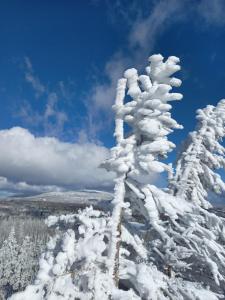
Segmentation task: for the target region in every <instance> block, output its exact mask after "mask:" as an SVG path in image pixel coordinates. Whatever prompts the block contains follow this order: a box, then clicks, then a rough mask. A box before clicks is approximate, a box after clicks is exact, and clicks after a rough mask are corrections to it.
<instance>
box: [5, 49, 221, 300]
mask: <svg viewBox="0 0 225 300" xmlns="http://www.w3.org/2000/svg"><path fill="white" fill-rule="evenodd" d="M149 62H150V65H149V66H148V67H147V68H146V73H147V74H144V75H139V74H138V72H137V70H136V69H134V68H132V69H128V70H127V71H125V73H124V78H121V79H120V80H119V81H118V86H117V95H116V101H115V105H114V107H113V108H114V111H115V133H114V135H115V137H116V146H115V147H113V148H112V149H111V157H110V158H109V159H108V160H107V161H105V162H104V163H103V164H102V167H104V168H106V169H107V170H109V171H114V172H115V174H116V178H115V188H114V196H113V198H112V199H111V198H110V197H109V198H110V199H111V202H110V206H109V207H110V209H109V212H107V213H106V212H101V211H99V210H97V209H94V208H93V207H92V206H90V207H87V208H85V209H84V210H81V211H80V212H79V213H78V214H73V215H64V216H59V217H54V216H51V217H49V218H48V220H47V223H48V225H49V226H55V227H56V228H57V227H60V226H61V228H64V231H63V234H61V235H60V234H58V233H56V235H55V236H54V237H52V238H51V240H50V242H49V243H48V249H47V251H46V253H44V254H43V255H42V258H41V260H40V270H39V273H38V275H37V279H36V281H35V283H34V285H32V286H29V287H27V288H26V290H25V291H24V292H22V293H19V294H15V295H13V296H12V297H11V298H10V300H24V299H25V300H26V299H38V300H44V299H47V300H49V299H50V300H51V299H54V300H57V299H65V300H67V299H68V300H69V299H82V300H83V299H85V300H86V299H87V300H89V299H102V300H104V299H112V300H113V299H114V300H115V299H117V300H119V299H121V300H122V299H129V300H130V299H131V300H132V299H133V300H137V299H152V300H158V299H160V300H166V299H174V300H193V299H194V300H205V299H209V300H216V299H219V298H220V297H222V296H221V295H219V294H220V293H221V291H222V289H220V287H219V286H220V284H221V285H222V286H223V281H224V278H225V247H224V246H225V245H224V244H225V222H224V220H223V219H222V218H220V217H218V216H216V215H215V214H213V213H212V212H209V211H207V210H206V208H208V206H207V205H206V204H207V200H206V196H207V192H206V190H205V187H204V185H203V183H202V181H201V180H202V178H200V176H199V173H201V174H205V177H204V183H206V184H207V186H209V184H210V185H214V189H215V190H221V191H222V189H223V181H222V180H221V179H220V177H218V175H215V174H214V173H213V171H212V169H214V168H217V167H220V166H222V165H223V164H224V158H223V155H224V153H225V151H224V149H223V148H222V146H221V145H220V144H219V142H218V141H219V140H220V139H221V138H222V137H223V136H224V134H225V129H224V128H223V127H224V121H225V117H224V116H225V114H224V112H225V110H224V107H225V100H222V101H221V102H220V103H219V104H218V106H217V108H214V107H212V106H208V107H207V108H206V109H203V110H200V111H199V112H198V117H197V118H198V121H199V124H200V125H198V128H197V130H196V132H194V133H193V134H192V135H191V142H190V143H189V144H188V146H187V148H186V151H185V152H183V153H182V155H181V159H180V160H179V161H178V164H177V168H176V173H175V175H174V176H173V175H172V168H171V165H170V164H167V163H165V162H162V159H163V158H166V157H167V154H168V153H169V152H171V151H172V150H173V149H174V147H175V145H174V144H173V143H172V142H170V141H169V140H168V135H169V134H170V133H172V132H173V130H174V129H181V128H182V126H181V125H179V124H178V123H177V122H176V121H175V120H174V119H173V118H172V116H171V113H170V110H171V108H172V105H170V104H168V102H170V101H175V100H181V99H182V95H181V94H179V93H173V92H172V88H173V87H178V86H180V85H181V81H180V80H179V79H177V78H175V77H172V75H173V74H174V73H175V72H177V71H179V70H180V65H179V58H177V57H175V56H170V57H169V58H168V59H167V60H164V58H163V56H162V55H160V54H156V55H152V56H150V58H149ZM127 96H129V97H127ZM126 97H127V98H126ZM124 99H126V100H127V101H126V103H125V101H124ZM129 99H130V101H129ZM124 123H127V124H128V125H129V126H130V129H131V130H130V132H129V136H125V135H124ZM218 124H219V125H218ZM199 137H200V138H199ZM199 153H203V154H204V155H203V157H199ZM213 153H214V154H215V155H211V154H213ZM202 162H204V164H203V163H202ZM224 165H225V164H224ZM195 166H197V167H195ZM164 171H166V172H168V174H169V178H170V181H171V184H170V188H169V189H167V190H162V189H159V188H157V187H156V186H154V185H151V184H149V183H148V178H149V176H150V175H152V174H155V173H159V172H164ZM171 178H172V179H171ZM144 179H145V180H144ZM189 181H190V182H191V183H190V182H189ZM172 185H174V186H175V187H176V189H178V187H179V185H180V190H181V191H182V188H183V187H186V185H187V188H191V190H193V192H192V194H191V197H190V199H188V197H186V195H183V194H182V193H181V194H180V193H172V192H171V190H172V187H171V186H172ZM101 196H102V195H101ZM101 196H100V197H101ZM108 196H109V195H108ZM110 196H111V195H110ZM44 197H45V198H46V199H47V196H46V195H45V196H44ZM88 197H90V195H88ZM88 197H87V198H88ZM110 199H108V200H110ZM203 204H204V205H203ZM190 270H191V271H190ZM199 272H205V273H206V274H208V278H209V279H208V281H207V284H208V286H206V284H204V283H201V282H200V280H199V275H198V274H199ZM191 274H194V275H193V276H191ZM216 285H217V286H218V287H217V288H216V287H215V286H216ZM122 286H124V288H122ZM218 291H219V293H218ZM28 296H29V297H30V298H29V297H28ZM35 297H36V298H35Z"/></svg>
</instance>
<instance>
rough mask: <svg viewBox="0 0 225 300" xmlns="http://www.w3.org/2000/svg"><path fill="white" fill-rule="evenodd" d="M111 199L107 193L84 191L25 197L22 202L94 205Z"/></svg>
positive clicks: (110, 195)
mask: <svg viewBox="0 0 225 300" xmlns="http://www.w3.org/2000/svg"><path fill="white" fill-rule="evenodd" d="M112 197H113V195H112V194H111V193H108V192H103V191H95V190H84V191H69V192H49V193H43V194H40V195H35V196H30V197H25V198H23V200H30V201H47V202H60V203H74V204H96V203H97V202H100V201H109V200H111V199H112ZM14 199H17V198H14ZM19 199H20V198H18V200H19Z"/></svg>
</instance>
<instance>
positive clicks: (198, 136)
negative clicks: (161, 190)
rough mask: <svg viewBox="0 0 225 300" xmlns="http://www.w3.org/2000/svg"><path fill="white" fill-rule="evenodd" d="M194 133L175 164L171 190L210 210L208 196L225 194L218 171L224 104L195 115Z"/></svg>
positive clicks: (222, 162) (222, 160)
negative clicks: (212, 193) (210, 194)
mask: <svg viewBox="0 0 225 300" xmlns="http://www.w3.org/2000/svg"><path fill="white" fill-rule="evenodd" d="M197 121H198V124H197V127H196V130H195V131H193V132H192V133H190V134H189V136H188V138H187V140H186V141H185V143H184V145H183V147H182V151H180V154H179V156H178V159H177V162H176V168H175V169H176V172H175V175H174V177H172V179H171V181H170V186H169V187H170V190H171V192H172V193H173V194H174V195H177V196H181V197H182V198H185V199H187V200H189V201H193V202H194V203H196V204H197V205H200V206H202V207H204V208H209V207H210V206H211V204H210V203H209V201H208V199H207V196H208V193H209V192H215V193H217V194H221V193H222V192H225V183H224V182H223V180H222V179H221V177H220V175H219V174H218V173H217V172H216V170H217V169H220V168H224V167H225V148H224V147H223V146H222V145H221V143H220V142H221V140H222V138H223V137H224V136H225V100H221V101H220V102H219V103H218V104H217V106H216V107H214V106H212V105H208V106H206V107H205V108H204V109H199V110H198V111H197Z"/></svg>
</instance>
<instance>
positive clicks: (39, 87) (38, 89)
mask: <svg viewBox="0 0 225 300" xmlns="http://www.w3.org/2000/svg"><path fill="white" fill-rule="evenodd" d="M24 61H25V68H26V70H25V79H26V81H27V82H29V83H30V84H31V85H32V87H33V89H34V91H35V97H36V98H39V97H40V96H41V95H42V94H43V93H44V92H45V91H46V88H45V86H44V85H43V84H42V83H41V81H40V79H39V78H38V77H37V76H36V75H35V74H34V70H33V66H32V63H31V60H30V59H29V57H25V58H24Z"/></svg>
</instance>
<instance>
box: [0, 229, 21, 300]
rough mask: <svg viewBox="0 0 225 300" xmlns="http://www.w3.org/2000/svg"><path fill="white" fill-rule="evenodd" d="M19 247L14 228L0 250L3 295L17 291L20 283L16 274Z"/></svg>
mask: <svg viewBox="0 0 225 300" xmlns="http://www.w3.org/2000/svg"><path fill="white" fill-rule="evenodd" d="M18 253H19V246H18V243H17V240H16V237H15V230H14V228H12V229H11V231H10V234H9V236H8V238H7V239H6V240H5V241H4V242H3V245H2V248H1V249H0V286H1V289H2V290H3V291H4V293H5V295H6V296H8V295H10V294H11V293H12V291H17V290H18V286H19V281H20V276H19V275H20V274H19V272H18V267H19V265H18V260H17V258H18Z"/></svg>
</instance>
